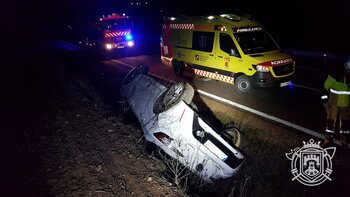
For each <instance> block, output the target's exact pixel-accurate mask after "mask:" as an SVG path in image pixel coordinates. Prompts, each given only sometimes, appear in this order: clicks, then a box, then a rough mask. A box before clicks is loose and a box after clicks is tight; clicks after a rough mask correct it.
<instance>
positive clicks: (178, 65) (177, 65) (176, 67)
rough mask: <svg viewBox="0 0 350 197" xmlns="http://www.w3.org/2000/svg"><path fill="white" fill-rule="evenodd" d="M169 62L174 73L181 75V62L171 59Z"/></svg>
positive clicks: (182, 70) (182, 71)
mask: <svg viewBox="0 0 350 197" xmlns="http://www.w3.org/2000/svg"><path fill="white" fill-rule="evenodd" d="M171 64H172V67H173V71H174V73H175V74H176V75H179V76H181V75H182V74H183V73H184V66H183V64H182V63H181V62H179V61H177V60H173V61H172V63H171Z"/></svg>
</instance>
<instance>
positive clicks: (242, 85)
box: [235, 75, 252, 93]
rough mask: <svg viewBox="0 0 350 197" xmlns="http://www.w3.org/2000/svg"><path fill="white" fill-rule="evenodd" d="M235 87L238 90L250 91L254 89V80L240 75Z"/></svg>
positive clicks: (242, 91) (241, 91)
mask: <svg viewBox="0 0 350 197" xmlns="http://www.w3.org/2000/svg"><path fill="white" fill-rule="evenodd" d="M235 88H236V90H237V92H240V93H249V92H250V91H251V89H252V82H251V80H250V78H249V77H247V76H245V75H240V76H238V77H237V79H236V80H235Z"/></svg>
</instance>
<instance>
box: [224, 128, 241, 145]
mask: <svg viewBox="0 0 350 197" xmlns="http://www.w3.org/2000/svg"><path fill="white" fill-rule="evenodd" d="M222 135H223V138H224V139H225V140H226V141H228V142H229V143H230V144H233V145H234V146H236V147H239V146H240V145H241V131H240V130H239V129H238V128H237V127H235V126H232V124H231V125H229V126H226V129H224V130H223V131H222Z"/></svg>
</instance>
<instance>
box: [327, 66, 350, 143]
mask: <svg viewBox="0 0 350 197" xmlns="http://www.w3.org/2000/svg"><path fill="white" fill-rule="evenodd" d="M323 85H324V89H325V90H326V91H327V92H328V94H324V95H322V97H321V99H322V100H323V102H324V103H323V104H324V107H325V109H326V112H327V126H326V130H325V132H326V139H325V141H324V143H323V145H324V146H326V145H327V144H329V143H332V142H333V137H334V135H335V129H336V128H339V137H340V140H341V142H342V145H344V146H347V145H348V140H349V139H348V138H349V130H350V106H349V104H350V102H349V101H350V59H348V60H347V61H346V62H345V64H344V69H343V73H342V74H341V75H338V76H336V75H333V76H332V75H331V74H328V76H327V79H326V81H325V82H324V84H323ZM328 95H329V96H328ZM337 119H338V121H336V120H337ZM336 123H339V125H336Z"/></svg>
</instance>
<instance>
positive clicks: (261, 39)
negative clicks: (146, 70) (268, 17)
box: [160, 14, 295, 92]
mask: <svg viewBox="0 0 350 197" xmlns="http://www.w3.org/2000/svg"><path fill="white" fill-rule="evenodd" d="M160 48H161V61H162V62H163V63H164V64H167V65H171V66H172V68H173V70H174V72H175V74H177V75H182V74H183V72H184V71H185V70H192V71H194V73H195V74H197V75H201V76H204V77H208V78H212V79H215V80H220V81H224V82H227V83H231V84H234V85H235V88H236V90H237V91H238V92H249V91H250V90H251V88H253V87H272V86H280V87H283V86H287V85H289V84H291V77H292V76H293V74H294V71H295V61H294V60H293V59H292V58H291V57H290V55H288V54H285V53H283V52H281V49H280V47H279V46H278V45H277V43H276V42H275V41H274V40H273V38H272V37H271V36H270V34H269V33H268V32H267V31H266V30H265V29H264V27H263V26H262V25H261V24H260V23H259V22H257V21H256V20H254V19H253V18H252V17H250V16H249V15H235V14H222V15H215V16H180V17H169V18H166V19H165V21H164V24H163V28H162V34H161V43H160Z"/></svg>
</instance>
